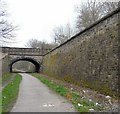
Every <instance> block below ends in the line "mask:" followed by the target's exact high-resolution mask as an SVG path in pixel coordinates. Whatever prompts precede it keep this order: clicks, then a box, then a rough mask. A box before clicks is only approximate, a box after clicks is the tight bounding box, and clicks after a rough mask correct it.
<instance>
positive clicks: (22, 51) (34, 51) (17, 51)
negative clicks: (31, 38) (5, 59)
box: [0, 47, 51, 56]
mask: <svg viewBox="0 0 120 114" xmlns="http://www.w3.org/2000/svg"><path fill="white" fill-rule="evenodd" d="M0 48H2V53H8V54H9V55H31V56H42V55H44V54H46V53H47V52H49V51H50V50H51V49H40V48H16V47H0Z"/></svg>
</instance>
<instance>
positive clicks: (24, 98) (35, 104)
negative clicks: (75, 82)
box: [11, 73, 76, 112]
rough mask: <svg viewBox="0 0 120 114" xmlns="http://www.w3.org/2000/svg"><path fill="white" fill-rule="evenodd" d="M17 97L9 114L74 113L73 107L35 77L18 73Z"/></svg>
mask: <svg viewBox="0 0 120 114" xmlns="http://www.w3.org/2000/svg"><path fill="white" fill-rule="evenodd" d="M20 75H22V82H21V84H20V89H19V95H18V99H17V101H16V104H15V105H14V107H13V109H12V110H11V112H76V110H75V109H74V106H73V105H72V104H71V103H70V102H68V101H67V100H66V99H65V98H63V97H61V96H59V95H58V94H56V93H54V92H53V91H52V90H50V89H49V88H48V87H47V86H46V85H44V84H43V83H41V82H40V81H39V80H38V79H36V78H35V77H33V76H31V75H29V74H26V73H20Z"/></svg>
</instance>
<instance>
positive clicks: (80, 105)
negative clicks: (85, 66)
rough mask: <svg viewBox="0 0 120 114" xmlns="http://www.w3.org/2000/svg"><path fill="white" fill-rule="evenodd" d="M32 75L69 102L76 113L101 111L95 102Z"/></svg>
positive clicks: (34, 74) (41, 77) (36, 75)
mask: <svg viewBox="0 0 120 114" xmlns="http://www.w3.org/2000/svg"><path fill="white" fill-rule="evenodd" d="M32 75H33V76H34V77H36V78H38V79H39V80H40V81H41V82H42V83H44V84H45V85H47V86H48V87H49V88H50V89H52V90H53V91H55V92H56V93H58V94H60V95H61V96H64V97H65V98H67V99H68V100H69V101H71V102H72V104H73V105H74V106H75V109H76V110H77V111H78V112H91V111H100V110H102V107H101V106H96V103H95V102H93V101H89V99H87V98H83V97H81V96H80V94H79V93H78V92H76V91H72V90H70V89H68V88H66V87H64V86H62V85H60V84H58V83H55V82H53V81H50V80H48V79H46V78H45V77H43V76H42V75H41V74H36V73H33V74H32Z"/></svg>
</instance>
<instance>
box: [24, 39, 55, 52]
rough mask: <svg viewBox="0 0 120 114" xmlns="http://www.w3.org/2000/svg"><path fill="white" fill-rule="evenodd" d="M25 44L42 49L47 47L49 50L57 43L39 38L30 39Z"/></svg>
mask: <svg viewBox="0 0 120 114" xmlns="http://www.w3.org/2000/svg"><path fill="white" fill-rule="evenodd" d="M25 46H26V47H29V48H40V49H47V50H51V49H53V48H54V47H55V45H54V44H52V43H47V42H45V41H39V40H37V39H30V40H29V41H28V42H27V44H26V45H25Z"/></svg>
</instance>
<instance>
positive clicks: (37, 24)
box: [4, 0, 81, 47]
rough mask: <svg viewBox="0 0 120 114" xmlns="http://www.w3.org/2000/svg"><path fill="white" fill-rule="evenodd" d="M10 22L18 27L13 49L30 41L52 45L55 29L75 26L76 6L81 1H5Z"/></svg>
mask: <svg viewBox="0 0 120 114" xmlns="http://www.w3.org/2000/svg"><path fill="white" fill-rule="evenodd" d="M4 1H5V2H6V4H7V5H6V6H7V7H6V8H7V12H8V13H9V20H10V21H11V22H12V23H13V24H14V25H17V26H18V28H17V29H18V30H17V31H16V37H15V41H16V42H17V43H14V44H11V45H10V46H12V47H25V44H26V43H27V41H28V40H29V39H34V38H35V39H38V40H40V41H46V42H48V43H51V42H52V41H53V37H52V33H53V29H54V28H55V27H57V26H64V25H66V24H67V23H68V24H70V25H71V26H73V25H74V24H75V18H76V14H75V6H76V5H77V4H80V1H81V0H4Z"/></svg>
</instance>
